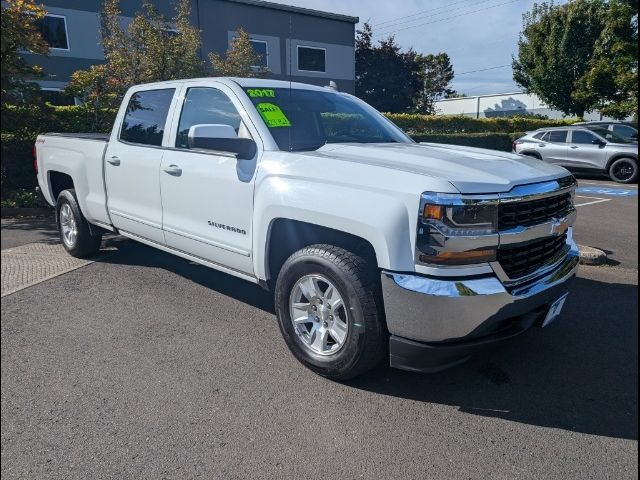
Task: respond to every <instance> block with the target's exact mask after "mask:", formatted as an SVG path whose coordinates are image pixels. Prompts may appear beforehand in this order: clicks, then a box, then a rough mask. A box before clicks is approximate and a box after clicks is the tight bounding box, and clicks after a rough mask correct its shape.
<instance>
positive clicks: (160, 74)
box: [67, 0, 203, 108]
mask: <svg viewBox="0 0 640 480" xmlns="http://www.w3.org/2000/svg"><path fill="white" fill-rule="evenodd" d="M120 14H121V12H120V7H119V0H105V2H104V7H103V10H102V12H101V17H100V21H101V27H100V28H101V34H102V45H103V47H104V56H105V66H92V67H91V68H89V69H88V70H83V71H77V72H75V73H74V74H73V75H72V77H71V81H70V83H69V86H68V87H67V91H68V92H70V93H72V94H74V95H76V96H79V97H80V98H82V99H85V100H86V99H89V100H90V101H91V102H92V104H93V105H94V106H95V107H96V108H101V107H103V106H110V105H111V104H112V103H114V102H118V101H119V100H120V98H121V96H122V95H123V94H124V93H125V92H126V90H127V88H129V87H130V86H131V85H136V84H140V83H148V82H158V81H163V80H176V79H181V78H190V77H194V76H198V75H201V74H202V73H203V66H202V62H201V61H200V58H199V56H198V50H199V48H200V32H199V30H198V29H197V28H195V27H194V26H192V25H191V23H190V22H189V14H190V2H189V0H179V1H178V2H177V4H176V9H175V15H174V16H173V18H172V19H170V20H167V19H166V18H165V17H164V16H163V15H161V14H160V13H159V12H158V11H157V10H156V8H155V7H154V6H153V5H152V4H151V3H150V2H149V1H148V0H145V1H144V2H143V4H142V10H141V11H140V12H139V13H137V14H136V15H135V16H134V18H133V20H132V21H131V23H129V25H128V26H127V28H126V29H125V28H123V27H122V25H121V21H120Z"/></svg>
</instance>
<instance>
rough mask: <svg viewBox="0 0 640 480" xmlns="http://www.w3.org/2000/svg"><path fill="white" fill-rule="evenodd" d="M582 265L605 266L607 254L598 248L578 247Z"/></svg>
mask: <svg viewBox="0 0 640 480" xmlns="http://www.w3.org/2000/svg"><path fill="white" fill-rule="evenodd" d="M578 250H579V251H580V264H581V265H604V264H605V263H607V254H606V253H605V252H603V251H602V250H600V249H598V248H593V247H588V246H586V245H578Z"/></svg>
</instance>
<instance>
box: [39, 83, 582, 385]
mask: <svg viewBox="0 0 640 480" xmlns="http://www.w3.org/2000/svg"><path fill="white" fill-rule="evenodd" d="M36 150H37V159H36V165H37V171H38V182H39V184H40V187H41V189H42V192H43V194H44V196H45V198H46V200H47V201H48V202H49V203H50V204H51V205H55V207H56V214H57V221H58V225H59V229H60V237H61V240H62V243H63V244H64V247H65V248H66V249H67V250H68V252H69V253H70V254H71V255H74V256H79V257H83V256H88V255H92V254H94V253H96V252H97V251H98V249H99V248H100V242H101V236H102V234H103V233H104V232H106V231H111V232H116V233H119V234H121V235H124V236H126V237H130V238H132V239H134V240H137V241H139V242H142V243H145V244H147V245H151V246H153V247H156V248H158V249H160V250H164V251H166V252H170V253H173V254H175V255H178V256H181V257H184V258H186V259H189V260H192V261H194V262H199V263H201V264H203V265H206V266H209V267H211V268H214V269H217V270H221V271H223V272H226V273H228V274H230V275H235V276H237V277H240V278H243V279H245V280H247V281H250V282H254V283H258V284H261V285H263V286H264V287H265V288H270V289H272V291H273V292H274V296H275V309H276V312H277V316H278V321H279V326H280V329H281V332H282V335H283V337H284V340H285V342H286V343H287V345H288V347H289V349H290V350H291V352H292V353H293V355H294V356H295V357H296V358H297V359H298V360H299V361H301V362H302V363H303V364H304V365H306V366H307V367H309V368H310V369H312V370H313V371H315V372H317V373H319V374H320V375H324V376H326V377H329V378H333V379H337V380H344V379H347V378H350V377H354V376H356V375H359V374H361V373H363V372H365V371H366V370H368V369H370V368H372V367H373V366H375V365H376V364H378V363H380V362H381V361H382V360H383V359H388V360H389V362H390V364H391V366H393V367H397V368H402V369H406V370H413V371H424V372H429V371H437V370H440V369H443V368H446V367H449V366H452V365H455V364H457V363H459V362H461V361H463V360H465V359H466V358H468V357H469V355H470V354H471V353H472V352H473V351H475V350H477V349H478V348H482V347H484V346H487V345H491V344H494V343H496V342H500V341H503V340H507V339H510V338H511V337H513V336H515V335H517V334H519V333H521V332H523V331H525V330H527V329H528V328H530V327H532V326H544V325H546V324H547V323H549V322H550V321H551V320H553V319H555V318H556V317H557V315H558V313H559V311H560V309H561V307H562V304H563V302H564V299H565V298H566V295H567V291H568V290H567V289H568V283H569V280H571V279H572V277H574V275H575V272H576V268H577V265H578V253H577V248H576V245H575V243H574V242H573V240H572V229H571V225H572V223H573V222H574V220H575V215H576V210H575V207H574V204H573V198H574V190H575V180H574V178H573V177H572V176H571V175H570V174H569V173H568V172H567V171H566V170H565V169H563V168H561V167H558V166H554V165H549V164H546V163H544V162H541V161H540V160H537V159H535V158H531V157H523V156H520V155H515V154H512V153H505V152H497V151H490V150H482V149H475V148H465V147H458V146H450V145H437V144H417V143H414V142H413V141H412V140H411V139H410V138H409V137H408V136H406V135H405V134H404V133H403V132H402V131H401V130H400V129H398V128H397V127H396V126H395V125H394V124H393V123H391V122H390V121H389V120H387V119H386V118H385V117H383V116H382V115H381V114H380V113H378V112H377V111H376V110H374V109H373V108H371V107H370V106H368V105H367V104H366V103H364V102H362V101H360V100H358V99H357V98H355V97H353V96H351V95H348V94H345V93H340V92H337V91H335V90H334V89H331V88H323V87H316V86H311V85H304V84H297V83H289V82H282V81H273V80H260V79H241V78H204V79H193V80H181V81H172V82H162V83H155V84H148V85H140V86H135V87H132V88H131V89H129V91H128V92H127V94H126V96H125V97H124V100H123V102H122V106H121V107H120V110H119V112H118V114H117V117H116V120H115V125H114V127H113V131H112V132H111V134H110V135H94V134H55V133H48V134H43V135H40V136H38V138H37V141H36ZM243 328H244V326H243Z"/></svg>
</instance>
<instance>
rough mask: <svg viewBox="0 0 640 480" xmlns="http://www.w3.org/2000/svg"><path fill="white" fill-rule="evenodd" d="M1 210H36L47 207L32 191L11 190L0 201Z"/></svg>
mask: <svg viewBox="0 0 640 480" xmlns="http://www.w3.org/2000/svg"><path fill="white" fill-rule="evenodd" d="M0 206H2V208H36V207H45V206H48V205H47V204H46V202H44V201H42V200H41V199H40V198H39V197H38V195H37V194H36V192H35V191H33V190H22V189H21V190H11V191H9V192H8V193H7V195H5V196H3V198H2V199H1V200H0Z"/></svg>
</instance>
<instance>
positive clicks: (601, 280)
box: [1, 180, 638, 479]
mask: <svg viewBox="0 0 640 480" xmlns="http://www.w3.org/2000/svg"><path fill="white" fill-rule="evenodd" d="M580 188H581V189H580V191H579V192H578V196H577V198H576V203H577V204H578V205H579V207H578V210H579V218H578V222H577V225H576V228H575V233H574V237H575V239H576V240H577V241H578V243H581V244H585V245H590V246H595V247H598V248H601V249H604V250H606V251H607V253H608V254H609V258H610V263H609V265H606V266H601V267H582V269H581V271H580V273H579V277H578V279H577V280H576V282H575V284H574V288H573V290H572V293H571V295H570V296H569V299H568V300H567V303H566V305H565V309H564V311H563V313H562V315H561V317H560V318H559V319H558V320H557V321H556V322H554V323H553V324H552V325H551V326H549V327H547V328H545V329H539V330H533V331H531V332H528V333H527V334H526V335H523V336H521V337H520V338H518V339H517V340H516V341H514V342H513V343H511V344H509V345H507V346H506V347H504V348H501V349H499V350H495V351H491V352H487V353H484V354H482V355H480V356H478V357H476V358H474V359H473V360H472V361H470V362H467V363H466V364H463V365H461V366H460V367H457V368H455V369H453V370H449V371H446V372H442V373H440V374H436V375H416V374H411V373H406V372H400V371H396V370H392V369H389V368H380V369H378V370H376V371H374V372H372V373H370V374H368V375H366V376H364V377H361V378H359V379H357V380H354V381H351V382H348V383H345V384H340V383H334V382H330V381H327V380H324V379H322V378H320V377H318V376H315V375H314V374H312V373H311V372H309V371H307V370H305V369H304V368H303V367H301V366H300V365H299V364H298V363H297V362H296V361H295V360H294V358H293V357H292V356H291V355H290V354H289V352H288V350H287V348H286V346H285V345H284V342H283V341H282V339H281V337H280V333H279V330H278V328H277V325H276V321H275V317H274V314H273V307H272V302H271V297H270V295H269V294H268V293H266V292H265V291H263V290H262V289H260V288H259V287H257V286H254V285H251V284H249V283H245V282H243V281H241V280H238V279H235V278H233V277H229V276H227V275H224V274H221V273H218V272H215V271H212V270H209V269H207V268H205V267H202V266H198V265H194V264H191V263H189V262H187V261H184V260H181V259H179V258H176V257H173V256H171V255H168V254H164V253H161V252H159V251H156V250H153V249H151V248H148V247H145V246H143V245H140V244H137V243H134V242H131V241H128V240H122V239H119V238H113V239H110V240H109V241H108V242H107V243H108V245H110V246H111V247H113V248H114V251H115V253H113V254H111V255H109V256H106V257H105V258H103V259H102V260H99V261H96V262H94V263H91V264H89V265H86V266H83V267H82V268H78V269H75V270H72V271H69V272H68V273H66V274H64V275H61V276H58V277H55V278H52V279H50V280H47V281H45V282H42V283H39V284H36V285H33V286H31V287H29V288H25V289H23V290H20V291H18V292H16V293H13V294H10V295H7V296H5V297H3V298H2V337H1V339H2V477H3V479H5V478H6V479H12V478H20V479H24V478H60V479H75V478H78V479H86V478H91V479H100V478H136V479H143V478H149V479H152V478H153V479H157V478H175V479H185V478H207V479H212V478H220V479H233V478H310V479H315V478H318V479H320V478H322V479H326V478H367V479H368V478H375V479H378V478H380V479H383V478H384V479H386V478H389V479H397V478H415V479H421V478H498V479H511V478H536V479H538V478H562V479H565V478H576V479H586V478H594V479H596V478H597V479H600V478H615V479H624V478H637V474H638V463H637V454H638V441H637V440H638V417H637V413H638V383H637V379H638V322H637V312H638V286H637V285H638V270H637V269H638V196H637V186H635V185H634V186H630V187H621V186H620V185H612V184H610V183H609V182H605V181H599V180H582V181H581V182H580ZM615 190H618V192H616V191H615ZM620 190H625V191H628V193H627V194H624V195H621V194H620ZM33 242H45V243H47V242H56V233H55V229H54V226H53V225H52V223H51V222H50V221H49V220H37V221H35V222H34V221H31V220H11V221H6V220H3V222H2V249H3V250H4V249H9V248H14V247H18V246H20V245H27V244H30V243H33Z"/></svg>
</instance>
